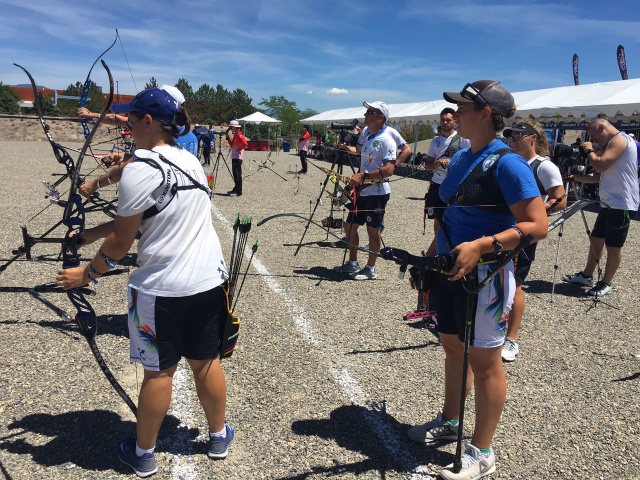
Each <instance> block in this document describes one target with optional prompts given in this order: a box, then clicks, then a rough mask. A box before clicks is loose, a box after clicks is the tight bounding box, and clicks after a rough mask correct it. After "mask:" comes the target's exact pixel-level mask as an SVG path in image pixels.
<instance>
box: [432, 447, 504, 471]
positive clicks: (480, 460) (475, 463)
mask: <svg viewBox="0 0 640 480" xmlns="http://www.w3.org/2000/svg"><path fill="white" fill-rule="evenodd" d="M460 460H461V461H462V469H461V470H460V471H459V472H458V473H454V471H453V463H452V464H451V465H447V466H446V467H444V468H443V469H442V471H441V472H440V477H442V478H444V479H445V480H478V479H479V478H483V477H486V476H487V475H491V474H492V473H494V472H495V471H496V456H495V455H494V454H493V449H492V450H491V452H489V454H488V455H483V454H482V453H481V452H480V449H478V448H476V447H474V446H473V445H471V444H470V443H468V444H467V448H465V449H464V454H463V455H462V458H461V459H460Z"/></svg>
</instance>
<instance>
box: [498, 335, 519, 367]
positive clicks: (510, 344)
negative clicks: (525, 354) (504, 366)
mask: <svg viewBox="0 0 640 480" xmlns="http://www.w3.org/2000/svg"><path fill="white" fill-rule="evenodd" d="M518 353H520V350H519V349H518V342H516V341H515V340H514V339H513V338H511V337H507V338H505V339H504V345H502V360H504V361H505V362H513V361H514V360H515V359H516V356H517V355H518Z"/></svg>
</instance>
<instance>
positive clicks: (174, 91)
mask: <svg viewBox="0 0 640 480" xmlns="http://www.w3.org/2000/svg"><path fill="white" fill-rule="evenodd" d="M160 90H164V91H165V92H167V93H168V94H169V95H171V96H172V97H173V98H174V99H175V101H176V102H178V105H182V104H183V103H184V102H186V100H185V98H184V95H182V92H181V91H180V90H178V89H177V88H176V87H173V86H171V85H162V86H161V87H160Z"/></svg>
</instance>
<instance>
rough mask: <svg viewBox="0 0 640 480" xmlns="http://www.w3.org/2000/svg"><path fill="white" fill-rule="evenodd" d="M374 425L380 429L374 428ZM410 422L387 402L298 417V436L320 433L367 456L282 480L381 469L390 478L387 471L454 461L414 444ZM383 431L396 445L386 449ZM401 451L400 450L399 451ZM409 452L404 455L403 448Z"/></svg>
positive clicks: (352, 406) (295, 430) (380, 471)
mask: <svg viewBox="0 0 640 480" xmlns="http://www.w3.org/2000/svg"><path fill="white" fill-rule="evenodd" d="M375 426H379V427H380V428H378V429H375ZM410 427H411V426H410V425H406V424H402V423H399V422H398V421H397V420H396V419H395V418H393V417H392V416H391V415H389V414H388V413H387V412H386V411H385V409H384V405H383V406H382V408H376V409H372V408H366V407H363V406H358V405H348V406H342V407H339V408H337V409H335V410H333V411H332V412H331V414H330V416H329V418H327V419H310V420H298V421H295V422H293V424H292V426H291V429H292V430H293V433H295V434H296V435H306V436H318V437H320V438H323V439H327V440H333V441H335V442H336V443H337V444H338V445H339V446H340V447H342V448H344V449H347V450H350V451H352V452H356V453H358V454H360V455H362V456H364V457H365V459H364V460H362V461H359V462H355V463H349V464H339V463H337V461H335V460H334V462H333V463H334V465H332V466H317V467H312V468H311V470H310V471H309V472H304V473H301V474H298V475H294V476H288V477H281V479H280V480H284V479H285V478H286V479H287V480H294V479H299V480H302V479H306V478H309V477H315V476H317V475H318V474H320V475H322V476H333V475H345V474H347V476H349V477H351V476H356V475H360V474H366V473H367V472H370V471H376V472H378V475H379V477H380V478H387V472H389V471H392V472H400V473H410V472H413V471H414V470H415V469H416V468H418V467H419V466H421V465H424V464H426V463H430V462H431V463H437V464H441V465H446V464H448V463H451V462H452V461H453V460H452V455H450V454H448V453H443V452H440V451H439V450H437V449H435V448H425V446H424V445H418V444H413V442H411V440H409V439H408V438H407V436H406V432H407V430H408V429H409V428H410ZM381 431H383V432H384V435H389V436H392V437H394V438H389V440H390V441H393V443H394V447H393V448H387V447H388V444H387V443H385V438H381V436H380V435H381V434H383V433H382V432H381ZM398 450H400V451H398ZM404 450H406V453H408V454H405V455H403V451H404Z"/></svg>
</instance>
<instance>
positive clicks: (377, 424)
mask: <svg viewBox="0 0 640 480" xmlns="http://www.w3.org/2000/svg"><path fill="white" fill-rule="evenodd" d="M212 212H213V214H214V215H215V216H216V218H217V219H218V220H219V221H220V223H221V224H222V225H224V226H225V227H226V228H227V230H228V232H229V234H233V224H232V223H231V222H230V221H229V220H227V219H226V218H225V216H224V215H223V214H222V212H221V211H220V210H219V209H218V208H217V207H216V206H215V205H212ZM244 254H245V256H246V257H247V258H248V257H249V256H250V248H249V249H247V250H245V252H244ZM252 264H253V268H254V269H255V270H256V271H257V272H258V274H259V275H260V278H261V279H262V280H263V281H264V282H265V283H266V285H267V286H268V287H269V289H270V290H271V291H272V292H273V293H275V294H276V295H278V296H279V297H280V299H281V302H282V305H284V307H285V308H286V310H287V311H288V313H289V315H290V316H291V319H292V320H293V323H294V324H295V326H296V329H297V330H298V332H299V333H300V334H301V335H302V336H303V337H304V338H305V339H306V340H307V342H309V344H310V347H311V348H312V349H314V350H315V353H316V354H317V356H318V358H331V359H332V361H333V362H335V366H328V365H327V367H328V368H329V370H330V373H331V376H332V377H333V379H334V381H335V383H336V384H337V385H338V386H339V387H340V389H341V390H342V392H343V393H344V394H345V395H346V396H347V397H348V398H349V400H350V401H351V402H352V403H353V404H354V405H358V406H360V407H363V408H364V409H366V410H365V412H366V413H364V414H363V418H364V420H365V421H366V422H367V423H369V424H370V425H371V427H372V429H373V431H374V432H375V434H376V436H377V437H378V438H379V440H380V443H381V444H382V445H384V446H385V449H386V450H387V451H388V452H389V454H390V455H391V458H394V459H395V462H396V463H397V464H399V465H400V467H401V469H402V470H403V471H410V469H411V468H412V466H415V465H416V464H417V460H416V459H415V458H414V457H413V455H411V454H410V453H409V452H407V451H406V450H405V449H404V448H403V446H402V444H401V443H400V442H399V441H398V440H397V434H396V432H394V431H393V428H392V425H391V424H390V423H389V422H386V421H384V420H381V419H380V418H379V416H378V415H377V412H378V410H377V409H375V408H372V405H371V402H370V400H369V398H370V396H369V394H368V393H366V392H365V391H364V390H363V389H362V388H361V386H360V384H359V383H358V381H357V380H356V379H355V378H354V376H353V375H352V374H351V373H350V371H349V367H352V365H349V364H348V363H349V362H346V361H345V358H344V357H341V356H340V355H338V354H337V353H336V352H335V350H334V349H333V348H332V346H331V344H330V343H329V342H327V341H326V340H324V339H323V338H322V337H321V336H320V334H319V333H318V332H316V331H315V330H314V328H313V326H312V325H311V323H310V322H309V321H308V320H307V318H306V317H305V312H304V311H303V309H301V308H300V306H299V305H298V304H297V303H296V302H294V301H293V300H292V299H291V298H290V297H289V295H287V292H286V291H285V290H284V289H283V288H282V287H281V286H280V283H279V282H278V281H277V280H276V279H275V278H274V277H272V276H271V274H270V273H269V271H268V270H267V268H266V267H265V266H264V265H263V264H262V262H260V260H258V258H256V256H255V255H254V257H253V262H252ZM431 475H435V474H434V473H433V472H429V471H428V468H426V467H425V466H419V467H417V468H415V469H414V470H413V475H412V478H416V479H418V478H420V479H423V480H424V479H425V478H427V477H431Z"/></svg>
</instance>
